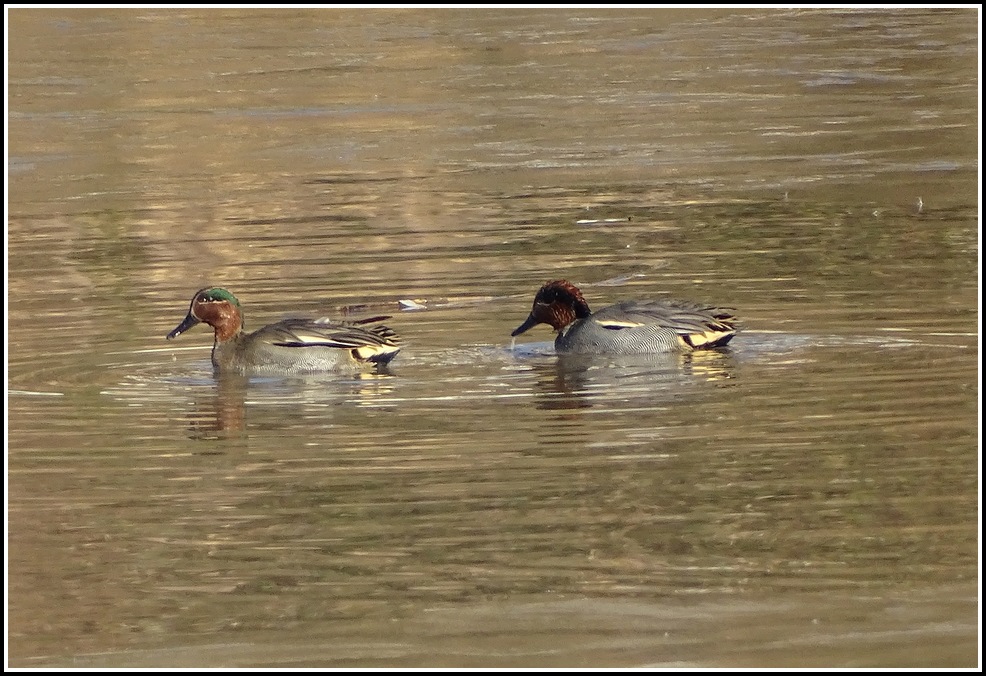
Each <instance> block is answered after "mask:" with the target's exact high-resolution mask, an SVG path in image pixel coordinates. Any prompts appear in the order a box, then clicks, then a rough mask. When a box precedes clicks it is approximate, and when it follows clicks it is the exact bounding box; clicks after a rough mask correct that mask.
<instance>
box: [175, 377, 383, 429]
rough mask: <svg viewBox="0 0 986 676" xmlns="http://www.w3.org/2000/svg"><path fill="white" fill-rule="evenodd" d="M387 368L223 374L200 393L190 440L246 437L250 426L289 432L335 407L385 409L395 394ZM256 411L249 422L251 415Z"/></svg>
mask: <svg viewBox="0 0 986 676" xmlns="http://www.w3.org/2000/svg"><path fill="white" fill-rule="evenodd" d="M393 378H394V376H393V375H392V374H391V373H390V372H389V371H387V370H386V369H384V370H380V371H377V372H373V373H356V374H353V375H351V376H349V375H347V376H338V375H330V374H328V375H327V374H319V375H312V376H290V377H277V378H274V377H270V378H260V377H256V376H253V377H251V376H245V375H242V374H238V373H233V372H230V373H219V374H216V376H215V383H214V386H213V387H210V388H202V389H201V390H199V391H198V393H197V394H196V396H195V398H194V401H193V404H192V408H191V410H190V412H189V413H188V419H187V424H188V432H189V438H191V439H196V440H213V439H230V438H237V437H241V438H245V437H247V436H248V430H249V426H250V425H253V426H258V425H259V426H263V427H264V429H272V428H286V427H290V426H291V425H292V424H294V423H295V422H297V421H302V420H304V419H305V418H306V417H309V416H310V415H311V411H312V410H315V409H326V408H328V407H330V406H338V405H347V404H348V405H351V406H356V407H364V406H379V405H380V402H381V399H382V398H384V397H385V396H386V395H389V394H390V393H392V392H393V389H394V386H393ZM248 409H249V411H250V416H249V421H248V415H247V411H248Z"/></svg>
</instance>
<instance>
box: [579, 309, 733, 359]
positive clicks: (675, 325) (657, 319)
mask: <svg viewBox="0 0 986 676" xmlns="http://www.w3.org/2000/svg"><path fill="white" fill-rule="evenodd" d="M591 318H592V320H593V321H595V322H597V323H598V324H600V325H601V326H603V327H604V328H607V329H611V330H614V331H619V330H623V329H633V328H639V327H660V328H666V329H671V330H672V331H674V332H675V333H676V334H678V336H679V337H680V338H681V339H682V340H683V341H684V342H685V343H687V344H688V345H689V346H691V347H693V348H695V347H716V346H720V345H725V344H726V343H728V342H729V340H730V339H731V338H732V337H733V336H734V335H735V334H736V331H737V327H736V318H735V317H734V316H733V314H732V311H731V309H730V308H721V307H715V306H711V305H702V304H700V303H692V302H689V301H681V300H644V301H639V300H631V301H624V302H622V303H617V304H616V305H610V306H609V307H605V308H603V309H602V310H599V311H598V312H594V313H593V314H592V315H591Z"/></svg>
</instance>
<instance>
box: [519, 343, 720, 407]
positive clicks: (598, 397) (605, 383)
mask: <svg viewBox="0 0 986 676" xmlns="http://www.w3.org/2000/svg"><path fill="white" fill-rule="evenodd" d="M534 371H535V372H536V373H537V376H538V378H537V380H536V382H535V391H536V394H537V397H536V402H537V404H536V405H537V406H538V408H540V409H543V410H564V409H569V410H574V409H583V408H591V407H593V406H598V405H601V404H603V402H612V401H613V399H614V398H616V399H619V400H621V401H630V400H633V399H637V398H640V399H646V400H647V401H649V402H653V401H654V398H655V396H658V397H659V396H660V394H661V393H662V392H663V393H665V395H666V396H667V397H668V398H672V397H674V396H676V395H678V394H680V390H679V389H678V386H680V385H685V384H693V383H694V382H696V381H697V382H702V381H704V382H724V381H727V380H729V379H730V378H733V377H734V376H733V371H734V361H733V355H732V352H730V351H729V350H728V349H720V350H702V351H696V352H691V353H687V354H676V353H670V354H668V353H666V354H653V355H621V356H603V355H578V354H560V355H557V357H556V358H555V359H553V360H550V361H545V362H543V363H541V364H537V365H535V366H534Z"/></svg>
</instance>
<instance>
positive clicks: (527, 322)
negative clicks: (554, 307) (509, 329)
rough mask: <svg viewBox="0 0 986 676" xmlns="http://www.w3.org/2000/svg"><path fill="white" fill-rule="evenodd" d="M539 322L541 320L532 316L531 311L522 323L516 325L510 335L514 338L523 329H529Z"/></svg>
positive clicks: (522, 331)
mask: <svg viewBox="0 0 986 676" xmlns="http://www.w3.org/2000/svg"><path fill="white" fill-rule="evenodd" d="M540 323H541V322H540V321H538V320H537V319H536V318H535V317H534V313H533V312H532V313H531V314H530V315H528V317H527V319H526V320H525V321H524V323H523V324H521V325H520V326H518V327H517V328H516V329H514V332H513V333H511V334H510V335H511V336H512V337H514V338H516V337H517V336H519V335H520V334H522V333H524V332H525V331H529V330H530V329H531V328H533V327H535V326H537V325H538V324H540Z"/></svg>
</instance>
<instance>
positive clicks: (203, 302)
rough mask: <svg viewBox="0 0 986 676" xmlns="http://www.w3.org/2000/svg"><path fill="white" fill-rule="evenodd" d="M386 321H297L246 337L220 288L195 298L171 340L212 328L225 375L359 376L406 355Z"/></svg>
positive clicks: (217, 362) (238, 313)
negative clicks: (202, 326) (362, 370)
mask: <svg viewBox="0 0 986 676" xmlns="http://www.w3.org/2000/svg"><path fill="white" fill-rule="evenodd" d="M383 319H386V317H370V318H367V319H360V320H357V321H351V322H343V321H333V320H331V319H328V318H321V319H301V318H292V319H285V320H283V321H280V322H277V323H275V324H269V325H267V326H264V327H262V328H260V329H257V330H256V331H254V332H253V333H245V332H244V331H243V311H242V309H241V308H240V301H238V300H237V299H236V296H234V295H233V294H232V293H230V292H229V291H227V290H226V289H223V288H220V287H206V288H204V289H200V290H198V291H196V292H195V295H194V296H193V297H192V303H191V305H190V307H189V309H188V314H187V315H186V316H185V319H184V320H182V322H181V323H180V324H179V325H178V326H176V327H175V329H174V330H173V331H172V332H171V333H169V334H168V335H167V338H168V340H172V339H173V338H176V337H178V336H179V335H180V334H182V333H184V332H185V331H187V330H188V329H190V328H192V327H193V326H195V325H196V324H198V323H200V322H204V323H205V324H208V325H209V326H211V327H212V328H213V329H214V331H215V343H214V344H213V346H212V364H213V366H214V367H215V369H216V371H220V372H222V371H235V372H239V373H311V372H317V371H347V370H349V371H355V370H357V369H359V368H361V367H363V366H366V365H383V364H386V363H388V362H389V361H390V360H391V359H393V358H394V357H395V356H397V353H398V352H399V351H400V339H399V338H398V336H397V334H396V333H395V332H394V331H393V330H392V329H390V328H388V327H386V326H384V325H382V324H376V322H379V321H381V320H383ZM369 324H376V325H375V326H367V325H369Z"/></svg>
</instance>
